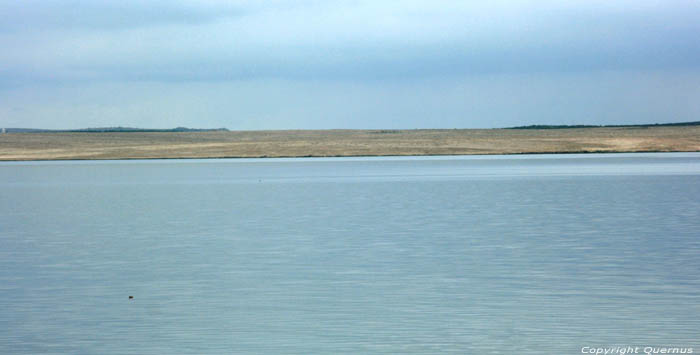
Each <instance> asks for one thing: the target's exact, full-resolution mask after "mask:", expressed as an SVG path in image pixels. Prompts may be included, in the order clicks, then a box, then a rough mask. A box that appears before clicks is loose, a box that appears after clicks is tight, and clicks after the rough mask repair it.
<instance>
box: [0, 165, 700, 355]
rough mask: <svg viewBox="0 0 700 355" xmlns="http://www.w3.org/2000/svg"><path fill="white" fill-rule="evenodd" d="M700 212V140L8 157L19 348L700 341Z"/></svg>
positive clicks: (2, 232)
mask: <svg viewBox="0 0 700 355" xmlns="http://www.w3.org/2000/svg"><path fill="white" fill-rule="evenodd" d="M699 217H700V154H697V153H688V154H611V155H564V156H517V157H513V156H501V157H498V156H494V157H428V158H425V157H424V158H347V159H342V158H337V159H264V160H256V159H239V160H163V161H118V162H117V161H107V162H29V163H0V238H1V239H0V243H1V244H0V353H7V354H65V353H72V354H169V353H192V354H195V353H207V354H216V353H221V354H228V353H296V354H302V353H304V354H305V353H450V352H453V353H474V354H491V353H493V354H499V353H517V354H529V353H532V354H541V353H550V354H575V353H579V354H580V353H581V347H583V346H593V347H603V346H627V345H630V346H675V347H685V348H688V347H693V348H694V351H695V352H698V351H700V340H699V339H700V336H699V334H700V331H699V330H698V329H700V258H699V257H698V256H700V218H699ZM130 295H133V296H134V299H133V300H129V299H128V296H130ZM640 351H641V350H640Z"/></svg>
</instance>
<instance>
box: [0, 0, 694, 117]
mask: <svg viewBox="0 0 700 355" xmlns="http://www.w3.org/2000/svg"><path fill="white" fill-rule="evenodd" d="M695 120H700V1H696V0H687V1H676V0H659V1H652V0H569V1H565V0H560V1H549V0H533V1H527V0H507V1H501V0H491V1H456V0H452V1H441V0H407V1H382V0H369V1H363V0H355V1H341V0H326V1H320V0H319V1H305V0H295V1H276V0H267V1H245V0H240V1H235V0H234V1H217V0H199V1H198V0H189V1H182V0H167V1H165V0H164V1H160V0H158V1H143V0H116V1H111V0H99V1H98V0H93V1H84V0H71V1H68V0H64V1H58V0H22V1H17V0H0V126H4V127H32V128H83V127H102V126H135V127H153V128H168V127H176V126H188V127H201V128H211V127H227V128H229V129H246V130H247V129H308V128H311V129H317V128H482V127H505V126H514V125H527V124H626V123H655V122H659V123H661V122H679V121H695Z"/></svg>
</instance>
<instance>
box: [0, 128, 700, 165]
mask: <svg viewBox="0 0 700 355" xmlns="http://www.w3.org/2000/svg"><path fill="white" fill-rule="evenodd" d="M695 151H700V126H681V127H616V128H610V127H601V128H569V129H420V130H292V131H229V132H226V131H213V132H109V133H92V132H91V133H86V132H76V133H64V132H48V133H6V134H0V160H64V159H154V158H234V157H239V158H243V157H335V156H389V155H466V154H527V153H591V152H695Z"/></svg>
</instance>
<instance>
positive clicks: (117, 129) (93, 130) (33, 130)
mask: <svg viewBox="0 0 700 355" xmlns="http://www.w3.org/2000/svg"><path fill="white" fill-rule="evenodd" d="M5 131H6V132H7V133H52V132H56V133H81V132H82V133H112V132H220V131H221V132H226V131H228V129H226V128H187V127H176V128H163V129H160V128H135V127H96V128H80V129H41V128H6V129H5Z"/></svg>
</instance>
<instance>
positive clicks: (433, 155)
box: [0, 150, 700, 163]
mask: <svg viewBox="0 0 700 355" xmlns="http://www.w3.org/2000/svg"><path fill="white" fill-rule="evenodd" d="M646 153H654V154H659V153H700V150H638V151H579V152H577V151H564V152H526V153H479V154H405V155H294V156H292V155H289V156H221V157H206V156H203V157H163V158H130V157H125V158H66V159H15V160H9V159H8V160H5V159H2V158H0V163H11V162H18V163H21V162H51V161H57V162H61V161H129V160H214V159H316V158H317V159H324V158H404V157H469V156H523V155H587V154H591V155H592V154H646Z"/></svg>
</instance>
